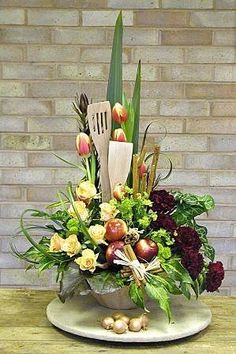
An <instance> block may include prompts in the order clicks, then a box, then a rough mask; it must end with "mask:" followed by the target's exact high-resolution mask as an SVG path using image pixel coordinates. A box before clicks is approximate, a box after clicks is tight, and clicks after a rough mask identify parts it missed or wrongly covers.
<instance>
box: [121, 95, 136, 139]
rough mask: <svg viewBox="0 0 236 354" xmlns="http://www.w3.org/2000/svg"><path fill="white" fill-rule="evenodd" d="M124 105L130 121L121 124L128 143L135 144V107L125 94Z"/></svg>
mask: <svg viewBox="0 0 236 354" xmlns="http://www.w3.org/2000/svg"><path fill="white" fill-rule="evenodd" d="M122 103H123V106H124V107H125V108H126V109H127V112H128V119H127V120H126V122H124V123H123V124H121V128H122V129H123V130H124V132H125V135H126V138H127V141H128V142H130V143H132V142H133V133H134V124H135V114H134V107H133V104H132V102H128V100H127V98H126V96H125V94H123V100H122Z"/></svg>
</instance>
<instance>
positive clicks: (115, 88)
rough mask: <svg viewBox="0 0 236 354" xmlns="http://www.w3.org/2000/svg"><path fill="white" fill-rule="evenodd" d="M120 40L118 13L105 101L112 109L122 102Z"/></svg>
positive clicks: (121, 31) (120, 31)
mask: <svg viewBox="0 0 236 354" xmlns="http://www.w3.org/2000/svg"><path fill="white" fill-rule="evenodd" d="M122 40H123V21H122V13H121V12H120V14H119V16H118V17H117V20H116V25H115V32H114V37H113V45H112V53H111V63H110V72H109V79H108V87H107V100H108V101H110V104H111V107H113V106H114V105H115V103H116V102H119V103H121V102H122ZM116 127H117V124H116V123H115V122H114V121H113V122H112V129H115V128H116Z"/></svg>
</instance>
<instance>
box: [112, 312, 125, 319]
mask: <svg viewBox="0 0 236 354" xmlns="http://www.w3.org/2000/svg"><path fill="white" fill-rule="evenodd" d="M124 316H125V314H124V313H123V312H114V313H113V314H112V317H113V318H114V320H119V319H120V318H121V317H124Z"/></svg>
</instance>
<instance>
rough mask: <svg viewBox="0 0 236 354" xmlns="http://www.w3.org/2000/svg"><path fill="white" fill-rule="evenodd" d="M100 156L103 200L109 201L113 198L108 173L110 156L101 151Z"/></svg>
mask: <svg viewBox="0 0 236 354" xmlns="http://www.w3.org/2000/svg"><path fill="white" fill-rule="evenodd" d="M99 157H100V179H101V190H102V201H103V202H108V201H109V200H110V199H111V189H110V180H109V174H108V156H107V154H105V153H101V154H99Z"/></svg>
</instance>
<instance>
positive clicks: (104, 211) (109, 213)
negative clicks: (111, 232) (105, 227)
mask: <svg viewBox="0 0 236 354" xmlns="http://www.w3.org/2000/svg"><path fill="white" fill-rule="evenodd" d="M100 209H101V213H100V215H101V220H103V221H108V220H109V219H112V218H114V217H115V216H116V215H117V214H118V213H119V210H117V209H116V207H115V206H113V205H111V204H109V203H102V204H100Z"/></svg>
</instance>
